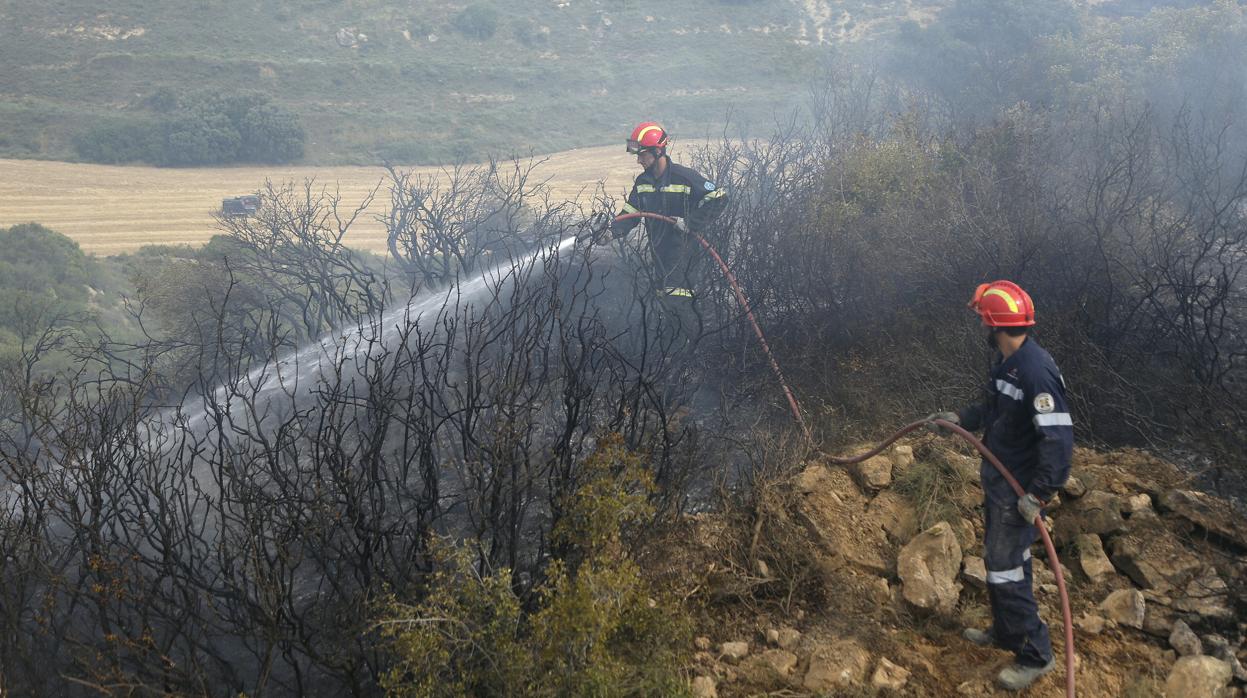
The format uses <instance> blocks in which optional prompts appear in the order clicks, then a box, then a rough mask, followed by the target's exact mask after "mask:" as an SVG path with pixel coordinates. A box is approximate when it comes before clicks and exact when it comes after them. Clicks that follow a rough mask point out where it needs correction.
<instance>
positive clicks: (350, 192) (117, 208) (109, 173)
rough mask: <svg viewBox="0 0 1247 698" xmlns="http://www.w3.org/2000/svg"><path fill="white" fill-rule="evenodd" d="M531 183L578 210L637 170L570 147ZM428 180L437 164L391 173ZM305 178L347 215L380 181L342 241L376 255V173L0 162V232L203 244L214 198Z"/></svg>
mask: <svg viewBox="0 0 1247 698" xmlns="http://www.w3.org/2000/svg"><path fill="white" fill-rule="evenodd" d="M536 159H537V160H545V162H543V163H541V164H540V165H539V166H538V167H537V169H536V170H535V171H534V173H533V178H532V179H530V182H531V181H538V180H543V181H546V182H547V186H549V188H550V192H551V196H552V197H553V198H554V199H556V200H557V199H566V200H581V201H584V202H586V203H587V199H588V198H589V197H592V196H593V194H594V192H595V190H596V187H597V185H598V183H599V182H602V183H604V185H605V187H606V189H605V191H606V193H607V194H609V195H611V196H613V197H616V198H622V196H624V195H625V194H626V193H627V190H628V187H629V186H630V184H631V182H632V179H633V177H635V176H636V175H637V174H638V173H639V171H640V170H639V168H638V166H637V164H636V161H635V159H634V157H633V156H631V155H628V154H627V153H625V152H624V148H623V147H622V146H601V147H596V148H578V149H575V150H567V151H563V152H559V153H555V154H553V155H549V156H539V157H537V158H536ZM400 169H402V170H404V171H410V172H413V173H420V174H427V175H436V174H438V173H439V172H440V171H441V169H440V168H437V167H415V168H400ZM308 179H314V180H315V187H316V189H317V190H319V189H321V188H324V189H327V190H328V191H330V192H334V191H336V192H337V193H338V194H339V195H340V196H341V199H342V205H344V206H350V207H351V208H354V207H355V206H357V205H358V204H359V203H360V202H362V201H363V200H364V198H365V197H366V196H367V194H368V192H369V191H370V190H372V189H373V188H375V187H377V185H378V184H381V186H382V188H381V190H380V191H379V192H378V193H377V197H376V199H375V200H374V201H373V203H372V205H371V207H370V208H369V209H368V211H367V212H366V213H365V215H363V216H361V217H360V218H359V219H358V220H357V221H356V223H355V224H354V225H353V226H352V227H351V230H350V232H349V233H348V234H347V237H346V239H345V242H346V243H347V244H348V245H349V246H351V247H355V248H359V249H366V250H371V251H374V252H383V251H384V250H385V248H386V231H385V227H384V225H383V224H382V223H381V222H380V221H378V220H377V219H376V217H377V216H383V215H384V214H385V212H386V207H387V206H388V205H389V193H388V189H387V188H386V181H388V177H387V174H386V172H385V170H384V169H382V168H381V167H302V166H258V167H222V168H197V169H167V168H157V167H145V166H128V165H127V166H109V165H83V164H74V163H64V162H47V161H38V160H3V159H0V228H7V227H9V226H11V225H15V224H18V223H30V222H35V223H40V224H42V225H44V226H47V227H48V228H51V229H52V230H55V231H57V232H59V233H62V234H64V235H67V236H69V237H70V238H72V239H73V240H74V241H76V242H77V243H78V244H79V245H80V246H81V247H82V250H83V251H84V252H86V253H88V254H95V255H101V256H103V255H112V254H119V253H123V252H132V251H134V250H137V249H138V248H139V247H142V246H143V245H152V244H187V245H202V244H204V243H206V242H207V241H208V239H209V238H211V237H212V236H213V235H215V234H217V233H218V232H220V231H219V230H218V229H217V227H216V222H215V221H214V220H213V218H212V214H213V212H214V211H216V210H219V209H220V207H221V199H224V198H227V197H231V196H240V195H243V194H248V193H251V192H255V191H258V190H260V189H261V188H262V187H263V185H264V182H265V181H266V180H271V181H272V182H273V183H275V184H280V183H282V182H295V183H297V184H299V185H302V183H303V182H304V181H305V180H308Z"/></svg>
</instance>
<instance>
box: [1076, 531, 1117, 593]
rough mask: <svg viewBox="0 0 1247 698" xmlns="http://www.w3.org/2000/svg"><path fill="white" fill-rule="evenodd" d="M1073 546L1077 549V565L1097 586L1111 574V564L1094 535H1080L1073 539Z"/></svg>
mask: <svg viewBox="0 0 1247 698" xmlns="http://www.w3.org/2000/svg"><path fill="white" fill-rule="evenodd" d="M1074 545H1075V546H1076V547H1077V548H1078V564H1079V566H1080V567H1082V571H1083V574H1085V575H1087V578H1088V579H1090V580H1091V581H1093V582H1095V583H1097V584H1098V583H1100V582H1102V581H1104V580H1105V579H1106V578H1108V576H1109V575H1111V574H1113V572H1114V571H1115V570H1114V569H1113V563H1112V562H1109V559H1108V555H1105V554H1104V546H1103V544H1102V543H1101V542H1100V537H1099V536H1097V535H1096V534H1094V533H1080V534H1079V535H1078V537H1077V538H1075V539H1074Z"/></svg>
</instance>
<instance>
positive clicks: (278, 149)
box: [238, 104, 304, 163]
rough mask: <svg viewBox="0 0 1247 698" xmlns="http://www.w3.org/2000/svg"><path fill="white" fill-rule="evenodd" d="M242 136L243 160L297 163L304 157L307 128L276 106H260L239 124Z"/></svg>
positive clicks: (241, 118)
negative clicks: (305, 131) (305, 129)
mask: <svg viewBox="0 0 1247 698" xmlns="http://www.w3.org/2000/svg"><path fill="white" fill-rule="evenodd" d="M238 132H239V135H240V136H242V152H241V153H240V154H239V159H241V160H247V161H251V162H271V163H282V162H293V161H295V160H298V159H300V158H302V157H303V141H304V134H303V127H302V126H300V125H299V120H298V118H297V117H295V115H294V114H291V113H290V112H288V111H286V110H284V109H282V108H280V107H277V106H274V105H272V104H258V105H256V106H254V107H252V108H251V109H249V110H247V111H246V112H245V113H243V114H242V116H241V117H240V118H239V120H238Z"/></svg>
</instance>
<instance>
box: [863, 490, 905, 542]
mask: <svg viewBox="0 0 1247 698" xmlns="http://www.w3.org/2000/svg"><path fill="white" fill-rule="evenodd" d="M866 515H867V516H868V517H870V522H871V524H872V525H873V526H874V527H876V528H879V529H882V530H883V532H884V533H885V534H886V535H887V537H888V540H890V541H892V542H893V543H895V544H896V545H904V544H905V543H908V542H909V539H910V538H913V537H914V534H916V533H918V517H917V516H916V515H915V514H914V505H913V503H912V502H910V501H909V500H907V499H905V497H904V495H901V494H899V493H897V492H895V491H894V490H887V491H885V492H880V493H879V495H878V496H876V497H875V498H874V499H872V500H870V505H869V506H868V507H867V508H866Z"/></svg>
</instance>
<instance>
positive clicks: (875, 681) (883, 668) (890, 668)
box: [870, 657, 909, 691]
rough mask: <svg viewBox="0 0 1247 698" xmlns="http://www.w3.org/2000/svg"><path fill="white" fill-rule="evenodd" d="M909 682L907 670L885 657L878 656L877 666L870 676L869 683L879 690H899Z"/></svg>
mask: <svg viewBox="0 0 1247 698" xmlns="http://www.w3.org/2000/svg"><path fill="white" fill-rule="evenodd" d="M906 683H909V670H908V669H906V668H905V667H903V666H897V665H896V664H893V663H892V662H889V661H888V660H887V659H886V658H885V657H880V658H879V666H877V667H875V673H874V674H873V675H872V676H871V677H870V685H871V686H872V687H873V688H875V689H876V690H879V691H899V690H901V689H902V688H905V684H906Z"/></svg>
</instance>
